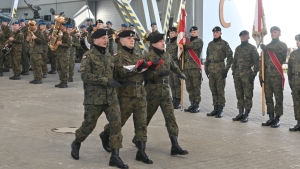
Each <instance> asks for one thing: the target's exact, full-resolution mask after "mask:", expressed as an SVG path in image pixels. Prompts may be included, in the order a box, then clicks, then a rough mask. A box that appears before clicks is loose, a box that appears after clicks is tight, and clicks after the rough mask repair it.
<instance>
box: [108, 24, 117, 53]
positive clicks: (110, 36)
mask: <svg viewBox="0 0 300 169" xmlns="http://www.w3.org/2000/svg"><path fill="white" fill-rule="evenodd" d="M106 26H107V35H108V39H109V42H108V52H109V53H110V54H111V55H113V54H114V39H113V36H114V34H115V30H114V29H113V28H112V22H111V21H107V22H106Z"/></svg>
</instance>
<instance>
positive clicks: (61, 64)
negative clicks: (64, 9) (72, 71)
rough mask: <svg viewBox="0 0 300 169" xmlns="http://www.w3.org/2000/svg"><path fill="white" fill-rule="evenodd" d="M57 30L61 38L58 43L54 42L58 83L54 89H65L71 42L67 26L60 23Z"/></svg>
mask: <svg viewBox="0 0 300 169" xmlns="http://www.w3.org/2000/svg"><path fill="white" fill-rule="evenodd" d="M59 29H60V30H61V31H62V32H63V36H62V38H61V40H60V41H57V42H56V44H57V45H58V48H57V50H56V51H55V55H56V66H57V71H58V75H59V80H60V83H59V84H56V85H55V87H59V88H67V87H68V76H69V57H70V49H71V43H72V42H71V37H70V35H69V33H68V32H67V24H66V23H62V24H61V25H60V27H59Z"/></svg>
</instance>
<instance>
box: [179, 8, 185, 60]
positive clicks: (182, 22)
mask: <svg viewBox="0 0 300 169" xmlns="http://www.w3.org/2000/svg"><path fill="white" fill-rule="evenodd" d="M185 29H186V11H185V9H184V8H181V14H180V20H179V23H178V30H177V32H178V35H177V46H178V56H177V57H178V59H179V58H180V55H181V53H182V51H183V45H185Z"/></svg>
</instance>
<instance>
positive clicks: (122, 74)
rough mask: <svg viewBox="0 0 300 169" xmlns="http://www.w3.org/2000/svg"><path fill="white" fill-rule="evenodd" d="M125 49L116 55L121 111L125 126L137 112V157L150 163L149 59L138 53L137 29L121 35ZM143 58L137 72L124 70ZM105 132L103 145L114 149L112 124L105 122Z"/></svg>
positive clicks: (135, 121)
mask: <svg viewBox="0 0 300 169" xmlns="http://www.w3.org/2000/svg"><path fill="white" fill-rule="evenodd" d="M119 37H120V43H121V44H122V49H121V50H119V51H118V55H117V56H115V63H114V64H115V66H116V68H115V73H114V74H115V79H116V80H117V81H119V83H120V84H121V85H122V86H121V87H120V88H119V89H118V93H117V94H118V99H119V104H120V110H121V126H124V125H125V123H126V121H127V119H128V118H129V117H130V116H131V114H133V119H134V131H135V134H136V142H137V145H138V148H139V149H138V151H137V153H136V160H138V161H142V162H144V163H146V164H152V163H153V161H152V160H151V159H150V158H149V157H148V156H147V154H146V153H145V149H146V141H147V119H146V118H147V101H146V90H145V88H144V85H143V84H142V83H143V81H144V74H143V73H141V71H142V69H143V68H144V67H146V66H147V62H145V61H144V60H143V59H144V57H143V55H141V54H137V53H135V52H134V38H135V32H134V31H131V30H125V31H123V32H121V33H120V34H119ZM139 61H143V63H142V64H140V66H139V67H137V72H135V71H129V70H127V69H124V68H123V66H128V65H136V64H137V63H138V62H139ZM104 129H105V130H104V132H102V133H101V134H100V138H101V140H102V144H103V148H104V149H105V150H106V151H108V152H110V151H111V150H110V147H109V145H108V143H109V133H110V127H109V125H108V124H107V125H105V127H104Z"/></svg>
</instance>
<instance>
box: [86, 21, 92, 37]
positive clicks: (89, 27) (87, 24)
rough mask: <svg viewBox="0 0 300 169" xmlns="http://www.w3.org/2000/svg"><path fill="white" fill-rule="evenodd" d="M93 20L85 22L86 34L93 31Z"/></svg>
mask: <svg viewBox="0 0 300 169" xmlns="http://www.w3.org/2000/svg"><path fill="white" fill-rule="evenodd" d="M92 25H93V19H92V18H88V19H87V20H86V27H87V29H86V30H87V32H88V33H91V32H92V31H93V26H92Z"/></svg>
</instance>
